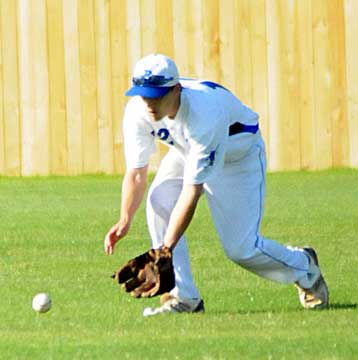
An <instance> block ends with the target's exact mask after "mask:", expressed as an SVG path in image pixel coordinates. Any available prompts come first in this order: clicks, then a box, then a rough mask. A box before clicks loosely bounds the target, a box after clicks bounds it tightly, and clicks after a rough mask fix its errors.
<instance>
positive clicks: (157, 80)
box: [132, 75, 174, 86]
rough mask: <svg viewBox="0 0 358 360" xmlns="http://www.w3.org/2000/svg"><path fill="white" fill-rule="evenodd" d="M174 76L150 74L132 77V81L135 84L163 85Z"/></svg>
mask: <svg viewBox="0 0 358 360" xmlns="http://www.w3.org/2000/svg"><path fill="white" fill-rule="evenodd" d="M173 79H174V78H173V77H170V78H166V77H165V76H163V75H150V76H142V77H134V78H132V83H133V85H135V86H164V85H165V84H166V83H168V82H169V81H172V80H173Z"/></svg>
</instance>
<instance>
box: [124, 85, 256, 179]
mask: <svg viewBox="0 0 358 360" xmlns="http://www.w3.org/2000/svg"><path fill="white" fill-rule="evenodd" d="M180 83H181V85H182V87H183V89H182V92H181V100H180V107H179V110H178V112H177V114H176V116H175V118H174V119H170V118H168V117H165V118H163V119H162V120H160V121H153V120H151V119H150V117H149V115H148V114H147V112H146V106H145V103H144V102H143V100H142V99H141V97H139V96H135V97H133V98H131V99H130V101H129V102H128V104H127V107H126V110H125V115H124V120H123V131H124V141H125V158H126V164H127V167H129V168H139V167H143V166H145V165H147V164H148V163H149V158H150V155H151V154H152V153H153V151H154V150H155V139H158V140H160V141H162V142H164V143H165V144H167V145H168V146H172V147H175V148H176V149H177V150H178V151H179V152H180V153H181V155H182V156H183V157H184V159H185V170H184V182H185V183H188V184H201V183H205V182H207V181H208V180H210V179H212V178H213V177H215V176H216V175H218V174H219V172H220V170H221V169H222V166H223V164H224V161H225V154H226V149H227V140H228V136H229V126H230V125H232V124H234V123H236V122H239V123H241V124H243V125H256V124H257V122H258V115H257V114H256V113H255V112H254V111H252V110H251V109H250V108H248V107H247V106H245V105H244V104H242V102H241V101H240V100H239V99H237V98H236V97H235V96H234V95H233V94H232V93H231V92H230V91H228V90H227V89H225V88H223V87H222V86H220V85H218V84H215V83H213V82H209V81H200V80H189V79H185V80H184V79H183V80H181V81H180Z"/></svg>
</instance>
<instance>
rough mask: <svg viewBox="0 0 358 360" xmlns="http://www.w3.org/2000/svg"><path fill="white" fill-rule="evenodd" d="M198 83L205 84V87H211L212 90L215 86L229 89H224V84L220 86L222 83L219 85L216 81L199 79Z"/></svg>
mask: <svg viewBox="0 0 358 360" xmlns="http://www.w3.org/2000/svg"><path fill="white" fill-rule="evenodd" d="M200 84H202V85H205V86H207V87H209V88H211V89H214V90H215V89H216V88H220V89H224V90H226V91H229V90H228V89H226V88H225V87H224V86H222V85H220V84H217V83H215V82H213V81H201V82H200Z"/></svg>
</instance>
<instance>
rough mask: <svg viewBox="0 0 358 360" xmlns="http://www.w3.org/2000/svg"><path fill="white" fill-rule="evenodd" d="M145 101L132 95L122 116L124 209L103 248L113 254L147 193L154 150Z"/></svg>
mask: <svg viewBox="0 0 358 360" xmlns="http://www.w3.org/2000/svg"><path fill="white" fill-rule="evenodd" d="M143 106H144V103H143V102H142V101H141V100H140V99H139V98H137V97H134V98H132V99H131V100H130V101H129V102H128V104H127V106H126V110H125V113H124V117H123V139H124V153H125V160H126V168H127V170H126V173H125V175H124V178H123V183H122V199H121V212H120V218H119V221H118V222H117V223H116V224H114V225H113V226H112V228H111V229H110V230H109V231H108V233H107V235H106V237H105V240H104V250H105V252H106V253H107V254H109V255H111V254H112V253H113V250H114V246H115V244H116V243H117V242H118V240H120V239H121V238H123V237H124V236H125V235H126V234H127V233H128V231H129V228H130V225H131V222H132V220H133V217H134V214H135V213H136V211H137V209H138V207H139V205H140V204H141V201H142V199H143V196H144V192H145V189H146V185H147V172H148V164H149V158H150V154H151V153H152V152H153V151H154V150H155V145H154V136H153V135H152V134H151V133H152V130H153V129H152V128H151V126H150V122H149V121H146V120H145V119H144V118H143Z"/></svg>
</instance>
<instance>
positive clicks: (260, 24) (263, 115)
mask: <svg viewBox="0 0 358 360" xmlns="http://www.w3.org/2000/svg"><path fill="white" fill-rule="evenodd" d="M249 15H250V42H251V59H252V60H251V61H252V69H251V70H252V74H251V78H252V79H251V81H252V85H251V86H252V100H251V105H252V108H253V110H254V111H256V112H257V113H258V114H259V116H260V119H259V121H260V130H261V133H262V136H263V138H264V140H265V143H266V147H267V148H269V146H270V139H269V129H270V119H269V107H268V73H267V70H268V65H267V41H266V6H265V0H255V1H254V2H250V9H249ZM269 160H270V159H269V157H268V162H269Z"/></svg>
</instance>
